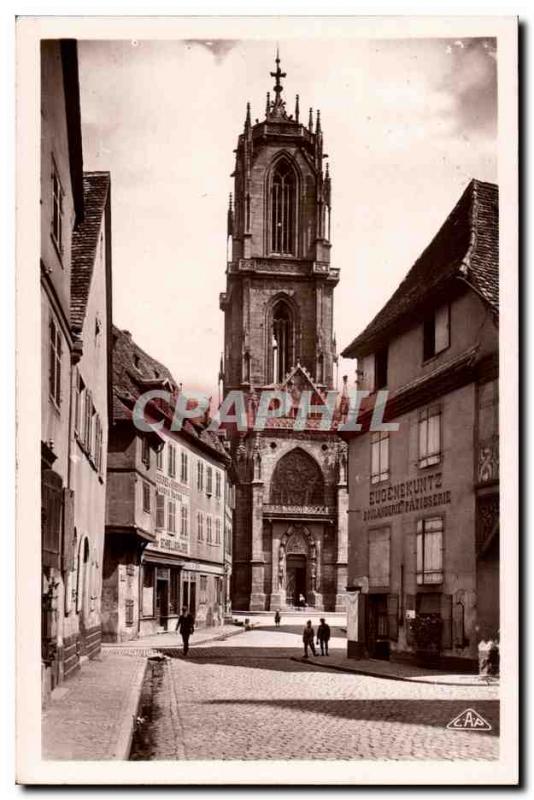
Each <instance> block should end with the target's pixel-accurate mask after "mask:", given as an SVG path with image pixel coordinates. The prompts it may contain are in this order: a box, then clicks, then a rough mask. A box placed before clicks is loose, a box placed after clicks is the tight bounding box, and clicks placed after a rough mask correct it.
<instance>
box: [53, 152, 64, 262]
mask: <svg viewBox="0 0 534 800" xmlns="http://www.w3.org/2000/svg"><path fill="white" fill-rule="evenodd" d="M52 239H53V240H54V244H55V245H56V247H57V250H58V253H59V255H62V254H63V188H62V186H61V181H60V180H59V174H58V171H57V168H56V165H55V164H53V165H52Z"/></svg>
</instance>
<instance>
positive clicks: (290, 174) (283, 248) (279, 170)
mask: <svg viewBox="0 0 534 800" xmlns="http://www.w3.org/2000/svg"><path fill="white" fill-rule="evenodd" d="M296 205H297V178H296V175H295V171H294V169H293V167H292V166H291V164H290V163H289V161H287V159H285V158H282V159H281V160H280V161H279V162H278V164H277V166H276V167H275V170H274V174H273V177H272V182H271V192H270V206H271V209H270V210H271V214H270V223H271V242H270V245H271V246H270V250H271V253H275V254H277V255H295V251H296V225H295V221H296Z"/></svg>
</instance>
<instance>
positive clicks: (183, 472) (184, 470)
mask: <svg viewBox="0 0 534 800" xmlns="http://www.w3.org/2000/svg"><path fill="white" fill-rule="evenodd" d="M180 458H181V461H180V480H181V482H182V483H187V481H188V464H187V453H186V452H185V450H182V453H181V456H180Z"/></svg>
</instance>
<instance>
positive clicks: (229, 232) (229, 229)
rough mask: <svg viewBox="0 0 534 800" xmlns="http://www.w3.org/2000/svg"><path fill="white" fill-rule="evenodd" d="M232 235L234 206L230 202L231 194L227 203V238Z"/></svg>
mask: <svg viewBox="0 0 534 800" xmlns="http://www.w3.org/2000/svg"><path fill="white" fill-rule="evenodd" d="M233 235H234V206H233V202H232V193H231V192H230V198H229V202H228V217H227V236H233Z"/></svg>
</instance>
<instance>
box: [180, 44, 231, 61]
mask: <svg viewBox="0 0 534 800" xmlns="http://www.w3.org/2000/svg"><path fill="white" fill-rule="evenodd" d="M185 44H186V45H187V46H188V47H190V46H191V45H194V46H197V47H202V48H204V49H205V50H207V51H208V52H209V53H212V55H213V56H214V58H215V61H216V62H217V63H221V62H222V61H224V59H225V58H226V56H227V55H228V53H230V52H231V51H232V50H233V49H234V47H236V46H237V45H238V44H239V42H238V41H237V40H234V39H186V40H185Z"/></svg>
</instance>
